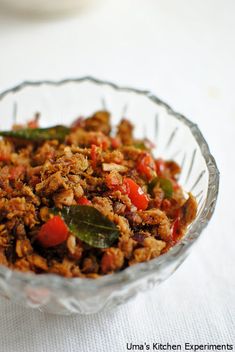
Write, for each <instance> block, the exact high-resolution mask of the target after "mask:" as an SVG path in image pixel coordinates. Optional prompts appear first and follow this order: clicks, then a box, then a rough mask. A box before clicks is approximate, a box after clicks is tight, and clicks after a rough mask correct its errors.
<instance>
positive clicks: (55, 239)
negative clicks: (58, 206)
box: [37, 215, 69, 248]
mask: <svg viewBox="0 0 235 352" xmlns="http://www.w3.org/2000/svg"><path fill="white" fill-rule="evenodd" d="M68 234H69V231H68V228H67V226H66V224H65V223H64V221H63V219H62V218H61V217H60V216H58V215H56V216H54V217H53V218H52V219H50V220H48V221H47V222H46V223H45V224H44V225H42V227H41V229H40V230H39V232H38V235H37V240H38V242H39V243H40V244H41V245H42V246H43V247H45V248H47V247H54V246H57V245H58V244H60V243H62V242H64V241H65V240H66V239H67V238H68Z"/></svg>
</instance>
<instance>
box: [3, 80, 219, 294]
mask: <svg viewBox="0 0 235 352" xmlns="http://www.w3.org/2000/svg"><path fill="white" fill-rule="evenodd" d="M86 81H87V82H90V83H94V84H97V85H101V86H109V87H111V88H113V89H114V90H117V91H123V92H132V93H135V94H138V95H142V96H145V97H147V98H148V99H149V100H151V101H152V102H154V103H156V104H158V105H160V106H162V107H163V108H165V109H166V111H167V113H169V114H170V115H173V116H174V117H175V118H176V119H178V120H180V121H181V122H183V124H184V125H186V126H187V127H188V128H189V129H190V131H191V133H192V135H193V137H194V138H195V140H196V142H197V145H198V146H199V148H200V151H201V153H202V155H203V157H204V160H205V162H206V166H207V169H208V173H209V177H208V187H207V197H206V200H205V204H204V207H203V210H205V209H206V217H205V215H204V214H203V211H202V212H201V213H200V215H199V217H198V218H197V219H196V220H195V221H194V222H193V223H192V225H191V226H190V228H189V230H188V231H187V233H186V234H185V236H184V238H183V239H182V240H181V241H180V242H179V243H178V244H176V245H175V246H174V247H172V248H171V249H170V250H169V251H168V252H167V253H165V254H162V255H161V256H160V257H158V258H155V259H152V260H150V261H148V262H144V263H139V264H135V265H133V266H131V267H128V268H126V269H124V270H123V271H120V272H117V273H113V274H109V275H106V276H103V277H100V278H98V279H96V280H94V279H89V278H66V277H63V276H59V275H55V274H40V275H37V274H36V275H35V274H32V273H24V272H20V271H17V270H11V269H9V268H7V267H6V266H3V265H0V277H1V278H6V279H8V280H10V281H12V282H16V281H18V280H20V281H22V282H24V283H25V284H26V285H27V284H30V285H32V286H33V287H39V286H40V287H41V286H44V287H46V288H48V289H50V288H51V289H52V288H58V286H59V287H60V288H63V287H64V288H65V289H66V290H67V289H69V290H70V289H76V290H79V289H81V290H82V291H83V290H84V289H86V288H90V289H98V288H102V287H105V286H110V285H115V284H120V283H125V282H128V283H130V282H132V281H133V282H134V281H137V280H140V279H141V278H143V277H144V276H146V275H147V276H150V275H151V274H153V273H154V272H155V271H156V270H157V268H158V267H160V266H161V265H162V264H165V263H166V262H167V263H168V264H170V263H171V262H172V261H175V260H176V259H177V257H179V256H181V255H182V254H183V253H186V252H187V251H188V250H189V249H190V247H191V246H192V244H194V243H195V241H196V240H197V238H198V237H199V236H200V234H201V233H202V231H203V230H204V228H205V227H206V226H207V224H208V222H209V220H210V219H211V217H212V215H213V213H214V209H215V204H216V200H217V196H218V190H219V170H218V168H217V165H216V162H215V159H214V157H213V156H212V155H211V153H210V149H209V146H208V144H207V142H206V140H205V139H204V137H203V135H202V133H201V131H200V130H199V128H198V126H197V125H196V124H194V123H193V122H191V121H190V120H189V119H187V118H186V117H185V116H184V115H182V114H180V113H178V112H175V111H174V110H173V109H172V108H171V107H170V106H169V105H168V104H167V103H165V102H164V101H162V100H161V99H159V98H158V97H156V96H155V95H154V94H152V93H151V92H150V91H146V90H140V89H135V88H130V87H125V86H124V87H122V86H118V85H116V84H114V83H111V82H109V81H103V80H99V79H96V78H94V77H91V76H85V77H81V78H67V79H62V80H57V81H56V80H41V81H24V82H22V83H20V84H18V85H16V86H14V87H12V88H9V89H7V90H5V91H3V92H2V93H0V102H1V100H3V98H5V97H6V96H7V95H10V94H11V93H16V92H18V91H20V90H22V89H24V88H25V87H28V86H30V87H37V86H41V85H50V86H60V85H63V84H67V83H82V82H86ZM211 181H213V185H214V187H213V189H210V187H209V186H210V184H211ZM212 192H213V201H211V199H210V198H211V197H210V195H211V193H212ZM204 217H205V218H206V220H205V221H201V220H202V219H203V218H204ZM195 232H196V233H197V235H196V238H194V239H193V240H190V239H188V238H187V237H188V236H189V235H190V234H193V233H195ZM182 247H183V248H182ZM137 272H138V276H136V275H134V274H135V273H137Z"/></svg>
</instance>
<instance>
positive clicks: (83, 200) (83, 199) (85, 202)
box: [77, 196, 91, 205]
mask: <svg viewBox="0 0 235 352" xmlns="http://www.w3.org/2000/svg"><path fill="white" fill-rule="evenodd" d="M77 204H79V205H91V201H90V200H89V199H87V197H85V196H83V197H80V198H79V199H78V200H77Z"/></svg>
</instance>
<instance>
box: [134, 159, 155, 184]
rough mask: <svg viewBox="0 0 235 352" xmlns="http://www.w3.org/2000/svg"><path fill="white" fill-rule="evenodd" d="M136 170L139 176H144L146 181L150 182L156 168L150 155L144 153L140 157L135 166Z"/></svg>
mask: <svg viewBox="0 0 235 352" xmlns="http://www.w3.org/2000/svg"><path fill="white" fill-rule="evenodd" d="M137 170H138V171H139V173H140V174H142V175H145V176H146V177H147V179H148V180H151V179H152V178H153V177H154V176H156V166H155V163H154V160H153V158H152V157H151V155H150V154H148V153H145V154H143V155H141V156H140V160H139V162H138V164H137Z"/></svg>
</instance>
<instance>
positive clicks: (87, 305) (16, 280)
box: [0, 77, 219, 314]
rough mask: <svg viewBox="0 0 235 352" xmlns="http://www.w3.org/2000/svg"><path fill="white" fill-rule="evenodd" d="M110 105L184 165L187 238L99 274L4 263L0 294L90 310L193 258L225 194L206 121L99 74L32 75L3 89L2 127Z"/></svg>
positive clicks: (59, 310)
mask: <svg viewBox="0 0 235 352" xmlns="http://www.w3.org/2000/svg"><path fill="white" fill-rule="evenodd" d="M99 109H108V110H109V111H110V112H111V113H112V116H113V124H114V125H116V124H117V123H118V121H119V120H120V119H121V118H122V117H123V116H125V117H126V118H128V119H130V120H131V121H132V122H133V124H134V125H135V126H136V128H135V133H136V136H137V137H147V138H149V139H150V140H151V141H154V142H155V143H156V145H157V147H156V151H155V155H156V156H161V157H163V158H165V159H172V158H173V159H174V160H176V161H177V162H178V163H179V164H180V165H181V167H182V174H181V176H180V180H179V182H180V184H181V185H182V186H183V188H184V189H185V190H186V191H191V192H192V193H193V194H194V195H195V196H196V198H197V201H198V205H199V207H198V213H197V217H196V219H195V221H194V222H193V223H192V224H191V226H190V227H189V228H188V231H187V233H186V235H185V237H184V238H183V239H182V240H181V241H180V242H179V243H178V244H177V245H176V246H174V247H173V248H172V249H170V250H169V252H167V253H166V254H163V255H162V256H160V257H158V258H156V259H153V260H151V261H149V262H145V263H141V264H136V265H133V266H131V267H129V268H127V269H125V270H123V271H121V272H118V273H114V274H111V275H107V276H104V277H102V278H99V279H97V280H94V279H81V278H63V277H60V276H56V275H52V274H41V275H35V274H30V273H22V272H17V271H12V270H10V269H8V268H7V267H4V266H0V294H1V295H2V296H4V297H6V298H8V299H10V300H12V301H13V302H18V303H20V304H21V305H24V306H26V307H33V308H37V309H40V310H41V311H46V312H50V313H55V314H72V313H80V314H89V313H96V312H99V311H102V310H104V309H107V308H113V307H115V306H118V305H120V304H122V303H125V302H126V301H127V300H129V299H130V298H132V297H134V296H135V295H136V294H137V293H139V292H141V291H145V290H147V289H149V288H150V287H153V285H156V284H157V285H159V284H160V283H161V282H162V281H164V280H166V279H167V278H168V277H169V276H170V275H171V274H172V273H173V272H174V271H175V270H176V269H177V268H178V267H179V266H180V265H181V264H182V263H183V261H184V260H185V258H186V257H187V255H188V254H189V252H190V250H191V248H192V247H193V245H194V244H195V243H196V240H197V239H198V238H199V237H200V235H201V233H202V230H203V229H204V228H205V227H206V225H207V224H208V222H209V220H210V218H211V216H212V214H213V212H214V208H215V203H216V199H217V194H218V186H219V172H218V169H217V166H216V163H215V160H214V158H213V156H212V155H211V154H210V151H209V147H208V145H207V143H206V141H205V139H204V138H203V136H202V134H201V132H200V130H199V129H198V127H197V126H196V125H195V124H194V123H192V122H191V121H189V120H188V119H187V118H185V117H184V116H182V115H181V114H178V113H176V112H174V111H173V110H172V109H171V108H170V107H169V106H168V105H167V104H165V103H164V102H162V101H161V100H160V99H158V98H157V97H156V96H154V95H153V94H151V93H149V92H147V91H140V90H137V89H131V88H126V87H124V88H123V87H119V86H117V85H116V84H113V83H109V82H104V81H100V80H97V79H94V78H91V77H83V78H78V79H65V80H62V81H57V82H55V81H40V82H24V83H22V84H20V85H18V86H16V87H14V88H12V89H9V90H7V91H5V92H3V93H2V94H0V123H1V125H0V126H1V129H5V130H6V129H10V128H11V126H12V123H13V122H17V123H21V122H26V121H27V120H29V119H31V118H32V116H33V115H34V113H35V112H40V113H41V120H40V122H41V125H42V126H43V127H44V126H50V125H54V124H69V123H71V122H72V121H73V120H74V119H75V118H76V117H77V116H78V115H83V116H89V115H90V114H92V113H93V112H94V111H96V110H99Z"/></svg>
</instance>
